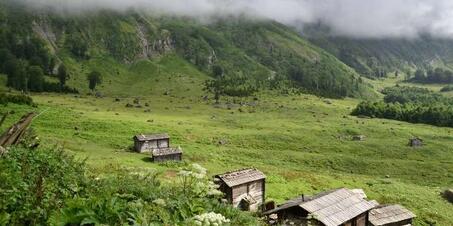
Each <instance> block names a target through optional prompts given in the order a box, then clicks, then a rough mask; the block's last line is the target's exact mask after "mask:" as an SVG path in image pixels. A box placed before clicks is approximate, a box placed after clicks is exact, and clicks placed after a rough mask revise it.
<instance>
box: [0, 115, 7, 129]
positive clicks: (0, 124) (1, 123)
mask: <svg viewBox="0 0 453 226" xmlns="http://www.w3.org/2000/svg"><path fill="white" fill-rule="evenodd" d="M7 116H8V113H6V114H4V115H3V116H2V119H0V126H2V125H3V123H4V122H5V119H6V117H7Z"/></svg>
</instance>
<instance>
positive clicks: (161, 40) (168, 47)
mask: <svg viewBox="0 0 453 226" xmlns="http://www.w3.org/2000/svg"><path fill="white" fill-rule="evenodd" d="M137 36H138V39H139V41H140V43H139V44H140V49H141V51H140V52H139V53H138V58H140V59H147V58H153V57H156V56H159V55H162V54H165V53H168V52H171V51H173V50H174V48H175V46H174V41H173V39H172V38H171V35H170V32H169V31H167V30H162V31H161V32H160V34H159V35H158V37H157V38H156V39H154V40H152V41H150V39H151V38H150V37H149V35H148V29H147V28H146V26H145V25H143V24H138V25H137Z"/></svg>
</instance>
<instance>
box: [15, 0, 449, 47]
mask: <svg viewBox="0 0 453 226" xmlns="http://www.w3.org/2000/svg"><path fill="white" fill-rule="evenodd" d="M17 1H23V2H26V3H27V4H28V5H30V6H32V7H49V6H51V7H54V9H56V10H64V11H70V12H76V13H78V12H81V11H86V10H98V9H111V10H126V9H130V8H134V9H138V10H145V11H150V12H152V13H159V14H170V15H180V16H190V17H195V18H199V19H203V20H207V19H208V18H211V17H213V16H216V17H217V16H239V15H246V16H249V17H253V18H267V19H273V20H276V21H279V22H281V23H285V24H288V25H296V26H300V25H301V24H304V23H313V22H317V21H321V22H322V23H324V24H326V25H328V26H329V27H331V29H332V31H333V32H334V34H337V35H346V36H352V37H366V38H369V37H371V38H380V37H416V36H417V35H419V34H420V33H430V34H431V35H434V36H439V37H453V0H17Z"/></svg>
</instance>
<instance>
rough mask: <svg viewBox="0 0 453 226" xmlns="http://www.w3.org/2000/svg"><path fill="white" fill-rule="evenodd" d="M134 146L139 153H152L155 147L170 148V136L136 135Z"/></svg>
mask: <svg viewBox="0 0 453 226" xmlns="http://www.w3.org/2000/svg"><path fill="white" fill-rule="evenodd" d="M134 148H135V151H136V152H139V153H152V152H153V150H155V149H161V148H170V136H168V134H149V135H143V134H140V135H136V136H134Z"/></svg>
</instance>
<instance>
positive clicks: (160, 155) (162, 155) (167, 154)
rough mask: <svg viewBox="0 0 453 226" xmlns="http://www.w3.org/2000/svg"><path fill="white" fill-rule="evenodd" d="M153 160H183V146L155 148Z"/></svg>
mask: <svg viewBox="0 0 453 226" xmlns="http://www.w3.org/2000/svg"><path fill="white" fill-rule="evenodd" d="M152 159H153V162H166V161H182V150H181V148H179V147H178V148H160V149H155V150H153V155H152Z"/></svg>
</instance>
